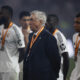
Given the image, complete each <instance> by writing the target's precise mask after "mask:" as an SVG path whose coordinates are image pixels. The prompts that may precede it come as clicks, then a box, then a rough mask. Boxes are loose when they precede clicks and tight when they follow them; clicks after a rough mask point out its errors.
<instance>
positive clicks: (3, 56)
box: [0, 24, 25, 72]
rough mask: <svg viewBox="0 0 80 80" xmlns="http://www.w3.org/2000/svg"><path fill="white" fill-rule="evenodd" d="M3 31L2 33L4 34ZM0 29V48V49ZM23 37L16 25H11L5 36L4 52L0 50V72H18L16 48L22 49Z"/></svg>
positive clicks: (23, 45) (0, 32) (0, 30)
mask: <svg viewBox="0 0 80 80" xmlns="http://www.w3.org/2000/svg"><path fill="white" fill-rule="evenodd" d="M5 31H6V30H5V29H4V33H5ZM1 34H2V29H0V47H1V41H2V40H1ZM24 47H25V43H24V36H23V34H22V32H21V30H20V29H19V28H18V26H17V25H15V24H13V25H12V26H11V27H10V28H9V30H8V32H7V35H6V38H5V44H4V50H0V72H14V71H15V72H19V64H18V58H19V51H18V48H24Z"/></svg>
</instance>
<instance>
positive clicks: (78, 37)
mask: <svg viewBox="0 0 80 80" xmlns="http://www.w3.org/2000/svg"><path fill="white" fill-rule="evenodd" d="M74 28H75V30H76V33H75V34H74V35H73V47H74V51H75V55H74V60H75V68H74V69H73V71H72V74H71V77H70V80H80V13H78V14H77V15H76V17H75V19H74Z"/></svg>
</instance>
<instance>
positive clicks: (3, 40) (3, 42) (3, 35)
mask: <svg viewBox="0 0 80 80" xmlns="http://www.w3.org/2000/svg"><path fill="white" fill-rule="evenodd" d="M12 25H13V23H12V22H11V23H10V24H9V26H8V28H7V30H6V32H5V34H4V29H3V30H2V42H1V45H2V48H4V44H5V38H6V35H7V32H8V30H9V28H10V27H11V26H12Z"/></svg>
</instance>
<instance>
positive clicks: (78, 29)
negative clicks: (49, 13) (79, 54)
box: [74, 17, 80, 32]
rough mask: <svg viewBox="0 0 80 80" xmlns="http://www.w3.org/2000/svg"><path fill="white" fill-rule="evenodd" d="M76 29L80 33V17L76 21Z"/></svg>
mask: <svg viewBox="0 0 80 80" xmlns="http://www.w3.org/2000/svg"><path fill="white" fill-rule="evenodd" d="M74 28H75V30H76V31H77V32H80V17H78V18H75V20H74Z"/></svg>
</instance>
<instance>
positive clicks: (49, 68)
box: [23, 11, 60, 80]
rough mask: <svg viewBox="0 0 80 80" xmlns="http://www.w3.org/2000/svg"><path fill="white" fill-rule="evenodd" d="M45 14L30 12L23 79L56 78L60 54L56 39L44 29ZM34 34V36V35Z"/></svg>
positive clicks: (41, 79) (51, 79)
mask: <svg viewBox="0 0 80 80" xmlns="http://www.w3.org/2000/svg"><path fill="white" fill-rule="evenodd" d="M45 23H46V15H45V13H44V12H41V11H32V12H31V22H30V28H31V30H32V31H33V34H30V37H29V44H28V47H27V51H26V54H25V58H24V68H23V80H57V78H58V73H59V69H60V55H59V52H58V47H57V43H56V39H55V38H54V37H53V36H52V35H51V34H50V33H49V32H48V31H47V30H45V29H44V27H43V26H44V25H45ZM35 36H36V37H35Z"/></svg>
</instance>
